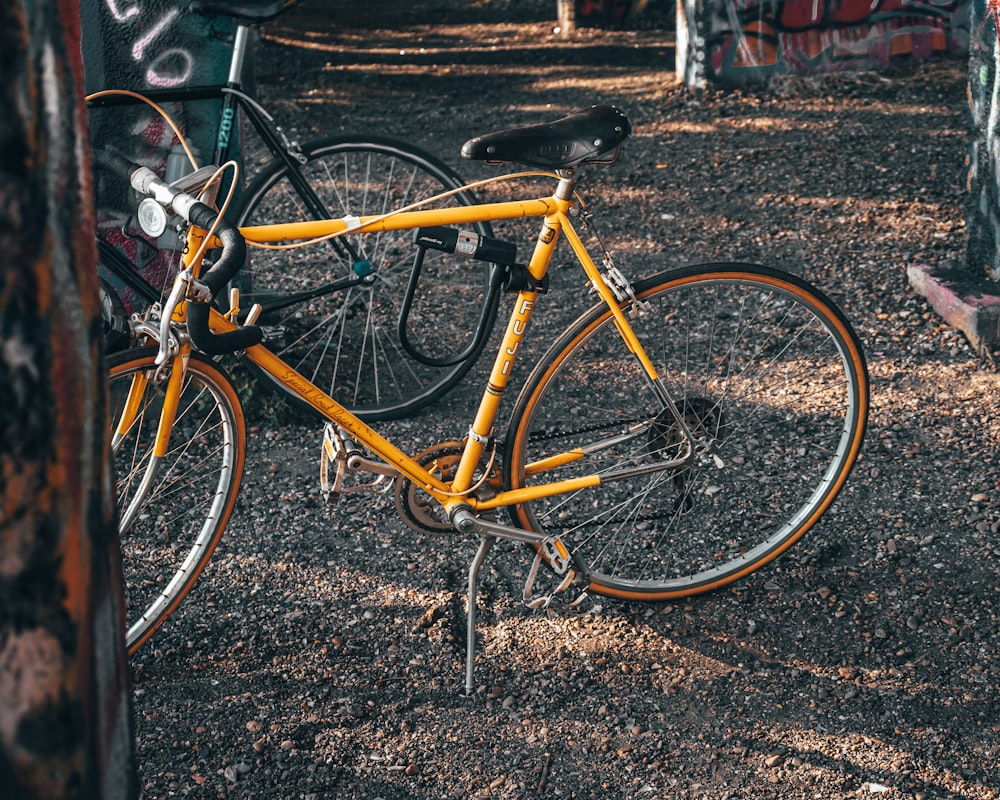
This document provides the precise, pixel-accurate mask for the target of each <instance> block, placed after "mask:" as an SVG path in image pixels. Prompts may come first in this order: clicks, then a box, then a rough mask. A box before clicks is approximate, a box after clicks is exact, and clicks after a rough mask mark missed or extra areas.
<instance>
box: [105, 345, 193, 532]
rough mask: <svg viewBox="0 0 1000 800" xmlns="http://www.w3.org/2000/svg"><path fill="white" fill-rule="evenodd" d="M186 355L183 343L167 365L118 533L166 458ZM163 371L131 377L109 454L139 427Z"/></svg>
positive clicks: (126, 525) (126, 526)
mask: <svg viewBox="0 0 1000 800" xmlns="http://www.w3.org/2000/svg"><path fill="white" fill-rule="evenodd" d="M190 352H191V345H190V344H184V345H182V346H181V349H180V352H179V353H178V354H177V355H176V356H174V358H173V359H172V361H171V362H170V374H169V376H168V377H167V378H166V386H165V387H164V397H163V407H162V409H161V411H160V418H159V421H158V425H157V430H156V438H155V440H154V442H153V447H152V449H151V450H150V452H149V455H148V460H147V462H146V465H145V467H143V469H142V473H143V474H142V480H141V481H139V484H138V486H137V488H136V490H135V492H134V493H133V495H132V498H131V500H130V501H129V504H128V506H127V507H126V508H125V509H123V510H122V512H121V517H120V519H119V523H118V531H119V533H120V534H121V533H125V532H126V531H128V530H129V528H130V527H131V526H132V523H133V522H134V521H135V518H136V515H137V514H138V513H139V510H140V509H141V508H142V507H143V506H144V505H145V503H146V498H147V497H148V496H149V493H150V491H151V490H152V488H153V485H154V483H155V482H156V477H157V475H158V474H159V471H160V465H161V464H162V463H163V459H164V458H165V457H166V455H167V450H168V448H169V446H170V434H171V431H172V430H173V426H174V421H175V420H176V418H177V409H178V407H179V405H180V396H181V390H182V388H183V386H184V378H185V375H186V373H187V363H188V358H189V355H190ZM163 370H164V368H163V366H160V367H157V368H156V369H155V370H145V371H142V372H137V373H136V374H135V375H133V376H132V384H131V386H129V391H128V397H127V398H126V400H125V404H124V406H123V410H122V414H121V416H120V417H119V419H118V420H117V421H116V423H115V431H114V434H113V435H112V437H111V451H112V453H113V452H114V451H115V450H116V449H117V448H118V447H119V445H120V444H121V442H122V441H123V440H124V438H125V437H126V436H127V435H128V433H129V431H131V430H132V428H133V427H134V426H135V425H136V424H141V419H142V415H143V414H144V413H145V411H146V404H147V398H148V394H149V392H150V391H151V387H150V384H155V383H158V382H160V381H162V375H163Z"/></svg>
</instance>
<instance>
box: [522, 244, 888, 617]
mask: <svg viewBox="0 0 1000 800" xmlns="http://www.w3.org/2000/svg"><path fill="white" fill-rule="evenodd" d="M635 293H636V296H637V297H638V299H639V301H641V304H642V305H641V307H640V308H638V309H635V312H636V316H634V317H629V321H630V324H631V325H632V328H633V329H634V331H635V333H636V335H637V337H638V339H639V340H640V342H641V343H642V346H643V348H644V349H645V352H646V354H647V355H648V356H649V358H650V360H651V361H652V363H653V366H654V367H655V369H656V371H657V373H658V375H659V381H658V382H657V381H653V380H651V379H650V377H649V376H647V375H646V374H645V372H644V371H643V370H642V368H641V367H640V366H639V363H638V361H637V360H636V359H635V358H634V357H633V356H632V355H631V354H630V353H629V352H628V351H627V349H626V348H625V345H624V342H623V339H622V337H621V335H620V334H619V332H618V329H617V328H616V326H615V323H614V321H613V319H612V316H611V313H610V311H608V309H607V308H606V307H596V308H594V309H592V310H591V311H590V312H588V313H587V314H585V315H584V316H583V317H581V318H580V319H579V320H577V322H575V323H574V324H573V325H572V326H571V328H570V329H569V330H567V331H566V333H564V334H563V335H562V337H561V338H560V339H559V340H558V341H557V342H556V343H555V344H554V345H553V346H552V348H551V349H550V350H549V351H548V353H547V354H546V355H545V356H544V357H543V359H542V360H541V362H540V363H539V365H538V366H537V367H536V369H535V370H534V372H533V373H532V375H531V376H530V378H529V379H528V382H527V384H526V386H525V388H524V390H523V391H522V393H521V396H520V397H519V399H518V402H517V405H516V408H515V410H514V414H513V417H512V422H511V430H510V432H509V433H508V436H507V444H506V453H505V459H504V462H505V476H504V477H505V481H506V484H507V487H508V488H511V489H517V488H521V487H524V486H531V485H535V484H539V483H542V482H548V481H554V480H558V479H565V478H577V477H581V476H584V475H593V474H596V475H597V476H599V477H600V479H601V483H600V484H599V485H597V486H594V487H591V488H585V489H580V490H579V491H572V492H569V493H567V494H563V495H558V496H555V497H551V498H548V499H544V500H540V501H534V502H531V503H530V504H524V505H519V506H516V507H513V508H512V516H513V518H514V522H515V524H517V525H520V526H521V527H523V528H526V529H531V530H535V531H539V532H546V533H551V534H556V535H559V536H561V537H562V539H563V541H564V542H565V543H566V544H567V546H568V547H569V548H570V550H571V551H572V552H575V553H576V554H578V555H579V556H581V557H582V559H583V560H584V561H586V562H587V563H588V564H589V569H590V574H589V577H590V581H591V588H592V589H593V590H594V591H595V592H597V593H600V594H605V595H611V596H616V597H622V598H629V599H645V600H660V599H669V598H674V597H683V596H686V595H691V594H696V593H699V592H704V591H708V590H711V589H715V588H717V587H720V586H723V585H725V584H728V583H731V582H732V581H735V580H737V579H739V578H741V577H743V576H745V575H747V574H749V573H751V572H753V571H754V570H756V569H758V568H759V567H761V566H763V565H764V564H767V563H768V562H770V561H771V560H773V559H774V558H776V557H777V556H778V555H780V554H781V553H783V552H784V551H785V550H786V549H787V548H789V547H790V546H791V545H792V544H793V543H794V542H796V541H797V540H798V539H799V538H800V537H801V536H802V535H803V534H804V533H805V532H806V531H808V530H809V529H810V528H811V527H812V526H813V525H814V524H815V522H816V521H817V520H818V519H819V518H820V516H821V515H822V514H823V513H824V512H825V511H826V510H827V509H828V508H829V507H830V504H831V503H833V501H834V498H835V497H836V496H837V493H838V492H839V491H840V489H841V488H842V487H843V485H844V481H845V480H846V479H847V475H848V473H849V472H850V470H851V467H852V465H853V464H854V462H855V460H856V459H857V457H858V453H859V451H860V449H861V443H862V439H863V436H864V430H865V424H866V419H867V413H868V393H869V387H868V373H867V367H866V364H865V359H864V356H863V354H862V351H861V346H860V344H859V342H858V338H857V336H856V335H855V333H854V332H853V330H852V329H851V327H850V325H849V323H848V322H847V320H846V319H845V318H844V316H843V315H842V314H841V313H840V311H839V310H838V309H837V308H836V307H835V306H834V305H833V303H832V302H830V300H828V299H827V298H826V297H824V296H823V295H822V294H821V293H820V292H819V291H817V290H816V289H814V288H812V287H811V286H809V285H808V284H806V283H805V282H804V281H802V280H800V279H798V278H796V277H794V276H791V275H788V274H785V273H783V272H780V271H778V270H773V269H769V268H765V267H757V266H751V265H743V264H712V265H703V266H697V267H691V268H686V269H681V270H676V271H671V272H666V273H662V274H660V275H657V276H655V277H653V278H650V279H647V280H645V281H642V282H641V283H639V284H638V285H637V286H636V287H635ZM664 390H665V393H666V394H667V395H669V397H670V398H671V399H672V400H673V404H674V407H675V409H676V413H675V412H674V411H672V410H670V409H669V408H668V406H667V404H666V403H665V401H664V400H663V395H664ZM682 421H683V423H682ZM685 428H686V429H687V430H688V431H690V432H691V435H692V437H693V439H694V442H695V448H694V451H693V452H690V453H689V448H688V445H689V442H690V440H689V438H688V436H687V433H686V432H685ZM685 458H686V460H684V459H685ZM681 460H683V463H678V461H681ZM671 464H672V465H671Z"/></svg>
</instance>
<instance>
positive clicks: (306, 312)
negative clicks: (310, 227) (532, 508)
mask: <svg viewBox="0 0 1000 800" xmlns="http://www.w3.org/2000/svg"><path fill="white" fill-rule="evenodd" d="M302 153H303V155H304V157H305V163H304V164H303V165H302V166H301V173H302V174H303V175H304V177H305V178H306V179H307V180H308V182H309V183H310V185H311V186H312V188H313V190H314V191H315V192H316V194H317V195H318V196H319V197H320V199H321V200H322V202H323V203H324V205H325V208H324V211H323V214H322V216H323V217H326V218H339V217H343V216H349V215H350V216H358V217H361V216H364V215H366V214H382V213H385V212H388V211H391V210H393V209H396V208H399V207H402V206H404V205H407V204H409V203H412V202H414V201H415V200H418V199H424V198H427V197H430V196H433V195H436V194H439V193H441V192H442V191H445V190H451V189H458V188H460V187H461V186H463V185H464V184H463V181H462V180H461V179H460V178H459V177H458V175H456V174H455V173H454V172H453V171H451V170H450V169H449V168H448V167H447V166H446V165H444V164H443V163H442V162H441V161H439V160H438V159H437V158H435V157H434V156H431V155H430V154H428V153H426V152H424V151H422V150H420V149H418V148H414V147H412V146H410V145H408V144H404V143H402V142H398V141H396V140H393V139H388V138H383V137H368V138H364V139H356V138H351V137H334V138H328V139H322V140H317V141H314V142H310V143H308V144H306V145H304V146H303V147H302ZM473 202H474V197H473V196H472V195H471V194H469V193H468V192H464V193H461V194H459V195H456V196H454V197H453V198H451V199H449V200H446V201H444V204H449V205H453V204H458V203H460V204H464V205H469V204H471V203H473ZM316 216H317V215H316V214H315V213H310V212H309V211H308V210H307V208H306V207H305V206H304V204H303V201H302V199H301V197H300V196H299V195H297V194H296V192H295V190H294V188H293V187H292V185H291V183H290V181H289V172H288V169H287V167H286V166H285V164H283V163H282V162H280V161H277V160H275V161H272V162H271V163H270V164H269V165H267V166H265V167H264V168H263V169H262V171H261V172H260V174H259V175H257V177H256V178H255V179H254V180H253V182H252V183H251V184H250V185H249V186H248V187H247V188H246V189H245V190H244V192H243V195H242V199H241V201H240V206H239V209H238V210H237V211H236V213H235V215H234V217H235V219H236V220H237V225H239V226H247V225H262V224H269V223H276V222H292V221H299V220H305V219H313V218H315V217H316ZM474 227H475V230H476V232H477V233H479V234H481V235H486V236H489V235H491V230H490V227H489V225H487V224H485V223H479V224H477V225H475V226H474ZM337 242H338V243H333V242H327V243H325V244H321V245H312V246H310V247H308V248H305V249H301V250H295V251H292V252H289V251H269V250H262V249H259V248H251V252H250V258H249V263H248V265H247V267H246V269H245V271H244V272H245V274H244V275H243V276H242V277H241V278H240V281H241V282H242V285H243V291H244V293H245V295H246V297H244V299H243V303H242V304H243V306H244V307H247V308H248V307H249V305H250V304H251V303H252V302H261V304H262V305H264V306H265V309H267V308H268V307H269V306H270V307H273V306H276V305H280V304H281V303H285V302H288V298H289V295H290V294H291V293H294V292H299V291H304V292H305V291H309V290H313V289H316V288H317V287H319V286H323V285H329V284H330V282H331V281H334V280H340V279H344V280H354V281H358V283H356V285H354V286H351V287H349V288H346V289H343V290H337V291H330V292H328V293H324V294H322V295H321V296H319V297H313V298H309V299H304V300H302V301H301V302H295V303H293V304H291V305H289V306H287V307H286V308H284V309H277V310H275V311H274V312H273V313H268V312H267V311H266V310H265V313H264V315H262V317H261V319H260V324H261V325H263V326H264V328H265V331H267V334H268V340H269V341H268V346H269V347H270V348H271V349H272V350H273V351H274V352H275V353H277V355H279V356H280V357H281V358H282V359H284V360H285V361H287V362H288V363H289V364H290V365H291V366H293V367H294V368H296V369H297V370H298V371H299V372H301V373H303V374H304V375H305V376H306V377H308V378H309V379H310V380H311V381H312V382H313V383H314V384H316V385H317V386H319V387H320V388H322V389H324V391H326V392H327V393H328V394H330V395H331V396H332V397H334V398H335V399H336V400H338V401H339V402H341V403H342V404H343V405H344V406H346V407H347V408H348V409H350V410H351V411H352V412H354V413H355V414H356V415H357V416H358V417H360V418H361V419H363V420H367V421H371V420H380V419H396V418H400V417H404V416H408V415H410V414H412V413H414V412H415V411H417V410H419V409H420V408H423V407H424V406H426V405H428V404H429V403H432V402H434V401H435V400H436V399H438V398H440V397H441V396H443V395H444V394H445V393H446V392H447V391H449V390H450V389H451V388H452V387H453V386H454V385H455V384H456V383H457V382H458V381H459V380H461V378H462V377H463V376H464V375H465V374H466V372H468V370H469V369H470V368H471V367H472V365H473V363H474V362H475V360H476V358H478V356H479V354H480V353H481V352H482V348H483V345H485V343H486V339H487V338H488V333H489V331H490V330H492V327H493V324H494V322H495V320H496V312H497V305H498V297H497V296H496V294H495V293H494V294H493V295H492V296H491V295H489V294H488V293H487V287H488V284H489V279H490V273H491V268H492V267H491V265H490V264H488V263H485V262H482V261H471V260H469V259H466V258H463V257H461V256H455V255H451V254H446V253H442V252H437V251H434V250H427V251H426V254H425V258H424V261H423V267H422V273H421V278H420V283H419V285H418V287H417V291H416V294H415V296H414V298H413V304H412V308H411V310H410V313H409V317H408V322H409V324H408V326H407V330H408V335H409V337H411V340H412V342H413V344H414V346H415V348H416V349H417V351H418V352H419V353H421V354H423V355H424V356H427V357H428V358H430V359H432V360H437V361H447V360H450V359H454V358H455V357H456V356H458V355H460V354H462V353H463V351H464V350H467V349H471V352H469V353H468V354H467V355H466V356H465V357H464V358H461V359H460V360H458V361H457V362H456V363H453V364H449V365H447V366H437V365H429V364H425V363H421V361H419V360H417V359H415V358H414V357H413V356H412V354H411V353H409V352H407V351H406V350H405V349H404V347H403V346H402V344H401V341H400V337H399V336H398V334H397V325H398V320H399V313H400V308H401V304H402V301H403V296H404V290H405V288H406V285H407V279H408V277H409V275H410V273H411V270H412V269H413V259H414V256H415V254H416V248H415V247H414V245H413V243H412V231H398V232H385V233H381V234H375V235H370V236H357V235H354V236H347V237H342V239H340V240H337ZM345 244H346V245H347V246H348V247H350V248H352V249H353V253H350V254H344V253H343V248H344V245H345ZM338 250H339V252H338ZM354 255H357V256H358V258H357V259H355V258H354ZM487 297H490V298H491V299H490V300H489V301H488V302H487V300H485V298H487ZM480 318H481V321H480ZM480 326H485V334H486V335H483V336H482V337H481V340H480V341H479V342H478V344H475V338H474V334H475V332H476V330H477V328H479V327H480ZM474 344H475V346H473V345H474ZM306 408H309V407H306ZM309 410H310V411H312V409H311V408H309ZM313 413H315V412H313Z"/></svg>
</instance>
